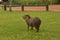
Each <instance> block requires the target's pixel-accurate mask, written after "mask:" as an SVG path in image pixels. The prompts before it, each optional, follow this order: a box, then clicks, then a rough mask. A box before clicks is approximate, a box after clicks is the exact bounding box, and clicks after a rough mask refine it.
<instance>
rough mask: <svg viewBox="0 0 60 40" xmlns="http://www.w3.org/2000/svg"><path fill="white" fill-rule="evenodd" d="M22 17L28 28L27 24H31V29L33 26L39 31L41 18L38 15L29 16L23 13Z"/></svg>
mask: <svg viewBox="0 0 60 40" xmlns="http://www.w3.org/2000/svg"><path fill="white" fill-rule="evenodd" d="M23 19H24V20H25V21H26V23H27V25H28V30H29V26H31V30H33V27H35V29H36V31H37V32H38V31H39V26H40V24H41V20H40V19H39V18H38V17H34V18H31V17H30V16H29V15H24V16H23Z"/></svg>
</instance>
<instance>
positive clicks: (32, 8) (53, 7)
mask: <svg viewBox="0 0 60 40" xmlns="http://www.w3.org/2000/svg"><path fill="white" fill-rule="evenodd" d="M7 9H8V10H9V8H7ZM12 10H16V11H20V10H21V6H20V7H12ZM24 10H30V11H35V10H42V11H45V10H46V7H45V6H25V7H24ZM49 10H52V11H60V5H49Z"/></svg>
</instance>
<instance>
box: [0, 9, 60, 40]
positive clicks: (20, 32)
mask: <svg viewBox="0 0 60 40" xmlns="http://www.w3.org/2000/svg"><path fill="white" fill-rule="evenodd" d="M25 14H28V15H30V16H32V17H35V16H37V17H39V18H40V19H41V20H42V24H41V27H40V30H39V32H36V31H35V29H34V30H31V29H30V30H29V31H28V30H27V25H26V23H25V21H24V20H23V18H22V16H23V15H25ZM0 40H60V12H53V11H49V12H46V11H24V12H22V11H20V12H18V11H13V12H9V11H2V10H0Z"/></svg>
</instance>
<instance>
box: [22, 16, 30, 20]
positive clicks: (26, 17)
mask: <svg viewBox="0 0 60 40" xmlns="http://www.w3.org/2000/svg"><path fill="white" fill-rule="evenodd" d="M30 18H31V17H30V16H29V15H24V16H23V19H24V20H27V19H30Z"/></svg>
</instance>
